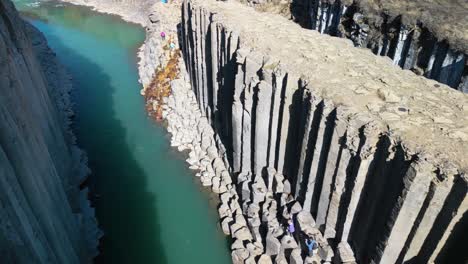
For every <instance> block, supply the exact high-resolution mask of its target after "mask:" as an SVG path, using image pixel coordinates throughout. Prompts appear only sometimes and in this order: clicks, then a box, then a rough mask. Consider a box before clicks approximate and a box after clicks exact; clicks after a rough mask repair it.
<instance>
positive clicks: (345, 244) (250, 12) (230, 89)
mask: <svg viewBox="0 0 468 264" xmlns="http://www.w3.org/2000/svg"><path fill="white" fill-rule="evenodd" d="M64 2H68V3H72V4H74V5H83V6H88V7H92V8H93V9H94V10H95V11H97V12H102V13H108V14H113V15H118V16H120V18H115V19H119V20H120V19H123V20H126V21H129V22H132V23H134V24H137V25H139V26H141V27H143V28H144V29H145V39H144V43H143V44H142V45H141V47H139V49H138V51H137V53H138V65H131V67H134V68H135V67H137V69H138V77H139V82H140V83H141V86H142V87H141V90H140V91H139V90H138V89H135V88H138V87H137V86H133V82H132V83H128V84H126V86H128V87H131V88H132V89H130V90H129V92H127V94H125V95H123V96H122V97H121V100H122V102H124V101H127V100H128V101H132V100H136V99H132V98H133V95H137V96H138V97H139V98H140V99H139V100H141V104H137V105H138V107H139V108H140V110H138V111H135V110H133V109H132V108H127V106H125V104H124V103H122V104H117V103H116V104H115V105H114V107H115V108H116V110H115V111H116V112H118V109H120V108H121V109H122V112H124V111H123V109H125V111H133V112H135V115H132V116H131V117H129V118H128V121H125V118H124V117H120V119H122V122H123V123H122V126H124V127H125V128H126V131H127V133H129V134H131V135H133V134H132V131H133V130H132V127H135V126H141V127H142V129H144V130H145V134H140V133H134V137H139V138H140V140H141V141H135V142H133V143H132V144H135V145H136V147H135V149H139V148H142V149H145V148H146V149H150V148H151V149H155V148H156V149H158V146H156V145H154V144H151V142H153V141H156V140H163V141H165V140H167V139H166V137H165V136H164V134H163V133H161V132H159V130H152V129H154V128H149V127H151V125H149V124H153V125H155V126H156V125H157V126H158V127H159V126H161V127H164V128H165V130H166V131H167V133H168V134H169V142H168V143H167V144H168V145H169V144H170V146H171V147H172V148H174V149H177V150H178V151H179V152H181V155H180V156H182V157H183V158H184V159H185V162H186V163H187V164H186V167H188V168H189V169H190V170H191V171H192V172H193V175H194V178H195V179H196V180H197V181H198V182H200V184H201V186H200V187H198V186H197V185H196V184H195V183H192V182H185V181H183V180H178V179H179V177H181V178H184V179H187V178H189V176H190V174H189V173H181V172H179V171H178V170H175V169H173V170H166V169H165V167H164V164H165V163H170V162H173V161H171V160H170V159H165V156H164V155H162V154H155V152H150V151H149V150H146V151H147V152H146V153H144V152H142V153H140V154H134V156H133V155H130V156H131V157H132V158H134V159H135V160H136V161H135V163H136V164H138V166H137V165H135V167H137V168H138V167H141V170H143V171H149V173H147V176H148V180H147V184H148V185H151V184H152V182H153V183H155V185H157V186H159V187H155V188H154V189H152V188H150V191H149V192H153V193H154V196H155V197H156V198H157V199H156V200H163V201H164V202H162V203H161V204H158V202H155V203H156V204H158V205H157V206H156V207H157V215H162V216H158V217H155V218H154V219H148V221H156V222H159V223H161V224H156V225H160V226H162V228H161V231H159V229H158V232H156V233H158V238H159V240H158V242H157V243H156V242H155V245H151V246H148V247H146V248H147V249H149V250H153V251H154V250H156V251H157V252H158V253H155V255H157V254H160V255H164V257H160V256H158V257H157V258H156V257H155V258H146V259H144V258H138V257H135V256H137V255H138V254H143V251H139V250H134V249H129V251H131V252H128V254H125V252H124V249H123V248H119V246H120V245H121V244H119V243H118V242H116V241H117V240H119V241H120V240H122V239H129V240H132V237H131V232H129V233H128V234H130V237H126V235H123V236H116V235H115V233H114V231H116V230H115V229H116V228H117V229H121V228H124V226H126V225H127V224H129V225H132V224H133V223H137V224H141V226H129V227H128V228H129V229H132V228H135V230H137V231H135V232H137V233H138V232H142V233H141V234H143V233H144V232H145V228H146V226H145V225H144V224H142V223H146V222H141V221H136V222H132V221H131V220H127V219H122V222H123V223H125V224H121V225H112V224H110V225H109V224H106V223H108V222H114V221H115V218H109V217H108V218H106V216H105V214H106V212H109V211H106V210H110V209H106V206H108V205H106V203H109V202H110V200H109V199H108V198H105V197H106V196H109V195H111V194H110V193H106V192H105V189H106V188H111V187H107V185H108V184H109V183H108V182H105V183H104V186H106V187H102V189H99V188H97V189H96V191H98V192H99V193H103V194H104V195H103V196H104V197H102V198H100V199H102V200H103V201H102V202H100V203H99V202H98V205H99V206H98V207H97V220H96V216H95V210H94V208H93V207H91V205H90V201H88V197H90V195H88V192H89V188H88V187H87V184H88V182H92V180H91V181H90V180H86V179H87V175H88V174H89V173H90V172H89V169H88V164H87V163H88V162H87V161H88V158H87V155H86V154H84V152H83V151H82V150H81V149H80V148H79V147H78V146H77V143H76V142H77V138H76V136H75V134H74V133H73V132H72V130H71V127H72V126H71V125H72V123H73V122H72V120H73V119H74V116H75V113H74V112H73V110H72V105H73V103H72V101H73V99H72V98H71V97H70V90H71V89H72V83H71V80H70V78H71V77H70V75H69V73H67V72H66V69H65V67H62V66H61V64H60V63H61V62H59V59H60V56H58V57H59V58H57V57H56V56H55V55H54V53H53V52H52V51H51V49H50V48H49V47H48V46H47V41H46V40H45V38H44V36H43V35H42V34H41V33H40V32H39V31H38V30H37V29H35V28H34V27H32V26H31V25H30V24H29V23H27V22H24V21H23V20H21V18H20V17H19V16H18V13H17V12H16V11H15V10H14V7H13V4H12V3H11V2H9V0H0V3H1V6H0V7H1V10H0V11H1V15H2V17H1V19H2V20H1V23H0V32H1V35H0V37H1V39H0V40H1V42H0V45H1V46H0V52H1V53H2V55H1V56H0V59H1V60H2V61H1V62H0V67H2V71H0V76H2V82H1V87H2V90H1V91H0V93H1V94H2V96H0V100H2V104H0V105H1V107H2V110H1V111H0V112H1V113H2V115H1V118H2V119H3V120H2V127H1V128H0V132H1V133H0V140H1V141H0V147H1V148H0V150H1V152H0V159H1V160H0V162H1V164H2V166H1V167H0V170H1V171H2V175H1V177H2V180H3V182H2V183H0V187H1V188H2V190H3V192H2V193H3V195H0V197H1V199H0V202H1V205H2V212H1V213H0V216H1V218H0V220H1V224H2V231H1V232H0V256H5V258H3V259H5V260H6V263H91V262H92V261H93V259H94V262H95V263H187V261H189V262H192V263H225V262H226V263H227V262H230V261H232V263H234V264H240V263H249V264H250V263H261V264H268V263H281V264H283V263H295V264H298V263H301V264H302V263H310V264H311V263H348V264H351V263H467V261H468V252H466V250H464V248H465V247H466V242H467V239H468V235H467V234H468V213H467V212H468V196H467V192H468V175H467V172H468V157H467V155H466V153H468V95H467V94H466V93H467V92H468V76H467V74H468V66H467V65H468V57H467V51H468V43H467V37H466V36H467V32H466V29H467V27H468V22H467V21H466V19H467V17H468V6H467V5H466V3H464V2H462V1H438V2H437V3H433V2H432V1H426V2H423V1H413V2H411V1H400V2H401V3H399V4H398V3H397V1H387V2H385V3H384V2H383V1H370V0H360V1H358V0H355V1H344V0H343V1H339V0H336V1H327V0H310V1H306V0H293V1H276V0H271V1H270V0H267V1H259V0H254V1H250V0H241V1H236V0H228V1H216V0H184V1H181V0H173V1H168V3H165V2H164V1H151V0H100V1H99V0H66V1H64ZM70 6H72V5H70ZM80 10H81V9H80ZM432 11H434V12H435V11H440V13H437V14H436V15H433V17H432V19H431V17H430V16H429V15H428V12H432ZM83 12H84V11H83ZM93 14H94V13H93ZM450 15H451V17H450V18H448V16H450ZM444 19H446V21H444ZM448 24H450V25H453V28H450V26H447V25H448ZM39 29H41V27H40V28H39ZM100 34H103V33H98V34H96V35H100ZM45 35H46V36H48V34H45ZM119 37H120V36H119ZM121 37H122V38H125V36H124V35H122V36H121ZM132 43H133V44H135V43H139V42H132ZM109 45H110V44H109ZM59 55H60V54H59ZM93 56H94V55H93ZM96 56H100V55H96ZM102 56H104V55H102ZM112 56H115V54H114V53H112V55H109V57H108V58H106V59H105V60H106V61H107V62H108V61H109V60H110V61H111V64H118V65H120V64H119V63H112V59H111V57H112ZM115 60H116V61H117V58H116V59H115ZM98 64H99V63H98ZM122 67H123V66H122ZM71 69H72V71H71V73H72V74H74V76H75V72H74V71H73V67H72V68H71ZM79 71H80V69H79V68H77V72H79ZM113 73H114V72H109V74H113ZM77 74H78V73H77ZM122 74H123V73H122ZM109 76H110V75H109ZM90 87H92V89H94V88H95V87H93V84H90ZM128 87H127V88H128ZM73 89H76V90H78V91H79V90H80V89H84V88H82V87H81V88H80V86H79V85H73ZM139 93H140V94H139ZM129 94H132V95H131V96H130V95H129ZM77 104H80V102H79V101H78V103H77ZM78 109H81V108H80V106H78ZM145 111H146V112H147V113H146V114H147V115H148V116H149V117H145V118H146V119H145V121H138V120H139V119H138V118H137V116H140V117H142V116H143V117H144V115H145V113H144V112H145ZM77 115H78V116H79V115H80V111H78V113H77ZM142 122H143V123H142ZM145 122H148V124H146V123H145ZM157 123H159V124H157ZM76 125H77V126H79V125H80V123H79V122H78V123H77V124H76ZM76 130H77V131H78V132H77V134H78V143H80V135H84V137H85V138H86V137H91V136H94V134H93V135H88V136H86V133H82V132H80V131H81V130H80V128H77V129H76ZM146 133H148V134H149V135H148V136H146ZM118 136H120V135H116V138H118ZM105 137H108V134H104V135H103V137H102V139H103V138H105ZM116 140H117V139H116ZM140 144H141V145H140ZM161 144H163V143H161ZM83 147H84V149H85V150H86V151H88V152H90V154H89V156H90V158H89V159H90V160H91V162H89V163H90V165H89V166H90V167H92V165H93V163H99V159H97V158H95V157H94V156H95V153H94V152H95V151H93V150H91V149H92V148H91V147H90V146H89V144H88V143H86V140H83ZM100 147H105V146H104V145H100V146H99V148H100ZM116 150H117V151H121V150H124V148H116ZM158 151H159V150H158ZM161 151H162V152H164V151H167V150H165V149H163V150H161ZM158 153H159V152H158ZM145 154H146V155H145ZM147 155H150V157H147ZM180 156H178V155H174V156H173V157H172V159H174V160H176V161H174V162H175V163H174V164H175V165H174V166H175V167H179V166H180V165H181V164H182V162H180V163H177V162H178V161H177V160H178V159H179V158H180ZM125 157H127V156H123V158H122V159H119V158H117V160H118V162H119V163H121V164H122V165H119V164H117V165H116V166H115V167H112V168H114V169H113V170H112V174H113V175H116V176H119V177H123V176H124V175H123V174H122V175H121V174H119V173H117V171H119V170H121V169H122V170H128V171H129V174H131V175H136V174H138V173H136V174H135V171H134V170H133V166H130V168H131V169H128V168H124V167H128V166H129V165H128V164H130V163H124V161H123V159H124V158H125ZM131 164H133V163H131ZM179 164H180V165H179ZM98 168H99V166H98ZM107 168H108V167H105V166H104V167H103V168H102V169H101V170H99V169H98V173H95V175H93V174H92V175H91V177H90V178H91V179H92V178H93V177H96V178H99V177H105V176H103V175H105V174H106V172H107ZM109 168H110V167H109ZM158 170H164V173H163V176H159V175H160V173H158ZM99 172H100V173H99ZM142 174H145V175H146V173H142ZM179 174H180V175H179ZM160 178H161V180H159V179H160ZM168 178H170V179H171V180H170V179H168ZM187 185H190V186H189V187H187ZM112 190H117V189H112ZM142 190H144V191H146V188H142ZM204 190H209V191H210V192H211V193H212V194H214V195H213V196H211V197H212V199H213V200H212V202H214V203H215V208H210V207H209V206H204V205H200V206H197V205H196V204H197V203H198V202H197V199H198V195H197V194H196V193H197V192H198V193H202V192H203V191H204ZM138 191H141V190H138ZM192 192H193V194H192ZM158 193H159V196H158ZM186 193H189V194H186ZM123 194H124V193H120V192H116V193H113V194H112V196H111V198H112V199H113V200H114V198H115V199H116V200H117V201H119V202H118V203H116V204H115V205H114V206H116V207H119V206H122V208H125V210H130V209H129V208H131V207H132V205H131V204H130V205H127V204H126V202H125V201H123V200H120V199H118V197H120V196H121V195H123ZM136 197H139V196H136ZM203 199H206V200H208V199H207V197H204V196H200V200H203ZM105 202H106V203H105ZM130 202H131V203H135V201H134V200H132V201H130ZM200 202H201V201H200ZM145 209H146V207H145ZM211 209H213V211H217V213H218V219H215V220H213V218H216V216H214V215H213V216H212V215H210V212H211ZM114 210H118V209H114ZM180 211H183V214H180ZM100 212H101V213H100ZM132 212H134V214H135V216H137V217H147V216H148V215H145V214H140V213H137V210H136V209H135V210H132ZM111 213H114V214H113V215H112V216H114V215H115V212H111ZM199 214H201V215H199ZM100 215H101V216H102V217H103V218H100ZM101 221H102V223H101ZM216 221H218V224H216V223H215V222H216ZM98 222H99V223H101V225H100V226H99V227H100V228H101V229H102V230H100V229H99V228H98V224H97V223H98ZM103 223H104V224H103ZM156 229H157V228H156ZM166 229H167V230H166ZM179 229H180V230H179ZM197 229H199V230H198V231H200V230H203V232H202V233H197ZM138 230H141V231H138ZM218 231H219V232H220V233H221V232H222V233H224V235H226V241H225V242H226V243H225V244H227V247H228V251H229V252H228V254H230V256H229V257H230V259H229V260H226V258H225V255H224V253H225V252H224V250H225V245H221V244H223V243H224V241H222V239H219V238H217V235H216V234H217V232H218ZM165 232H166V233H165ZM159 233H160V234H159ZM139 234H140V233H139ZM150 235H153V234H152V233H151V234H150ZM191 236H196V238H192V237H191ZM101 237H102V238H101ZM106 237H107V238H106ZM199 238H203V239H202V240H197V239H199ZM106 239H107V240H106ZM99 240H101V246H100V247H99V248H100V249H101V250H102V252H99V251H98V244H99ZM311 240H313V241H314V242H315V243H316V248H309V245H308V244H309V243H310V241H311ZM109 241H113V242H109ZM144 241H145V240H142V239H140V240H138V239H135V245H136V246H135V247H141V246H140V245H142V244H138V243H140V242H143V243H144ZM148 241H152V240H151V239H149V240H148ZM115 243H117V244H118V245H119V246H115V245H116V244H115ZM191 243H192V244H191ZM195 244H196V245H195ZM122 247H124V246H123V244H122ZM129 248H132V247H129ZM157 248H161V250H159V249H157ZM186 248H191V249H186ZM222 248H223V249H222ZM106 250H107V251H106ZM132 250H134V251H132ZM195 251H196V252H198V253H199V254H195V253H193V252H195ZM161 252H163V253H161ZM99 254H100V257H99V256H98V255H99ZM184 254H185V255H186V256H190V257H187V258H185V259H184ZM192 254H193V255H192ZM110 255H114V256H118V257H114V258H113V257H111V256H110ZM97 256H98V257H97ZM128 256H132V257H131V258H126V257H128ZM96 257H97V258H96Z"/></svg>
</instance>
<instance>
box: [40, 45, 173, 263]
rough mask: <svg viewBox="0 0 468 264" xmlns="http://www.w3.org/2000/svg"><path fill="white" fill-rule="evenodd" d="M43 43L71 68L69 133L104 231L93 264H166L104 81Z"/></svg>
mask: <svg viewBox="0 0 468 264" xmlns="http://www.w3.org/2000/svg"><path fill="white" fill-rule="evenodd" d="M48 39H49V40H52V41H53V42H54V46H57V47H59V49H61V50H65V52H66V53H65V55H64V56H65V57H66V61H67V62H71V64H73V66H72V67H70V72H71V73H72V75H73V76H74V81H73V84H74V87H75V92H74V97H75V102H76V103H77V104H78V106H77V107H75V108H76V109H77V112H78V115H77V119H76V120H75V126H76V127H75V131H76V133H77V136H78V141H79V142H78V143H79V145H80V146H81V147H83V148H84V149H85V150H86V151H87V153H88V157H89V167H90V168H91V170H92V171H93V173H92V175H91V176H90V179H89V182H90V188H91V190H92V196H93V197H92V200H93V202H94V203H93V204H94V206H96V209H97V210H96V211H97V217H98V221H99V225H100V228H101V229H103V231H104V237H103V238H102V239H101V246H100V250H101V255H99V256H98V257H97V258H96V259H95V263H113V264H114V263H167V257H166V255H165V254H164V250H163V246H162V242H161V241H160V237H159V236H160V226H159V223H158V219H159V217H158V212H157V208H156V197H155V196H154V195H153V194H152V193H150V192H148V190H147V187H146V186H147V178H148V177H149V175H147V174H146V173H145V172H144V171H143V169H142V168H141V167H140V166H139V164H138V163H137V161H136V158H135V157H134V156H133V153H132V151H131V146H128V144H127V143H126V140H125V139H126V134H127V133H126V130H125V128H124V127H123V126H122V124H121V122H120V121H119V120H118V119H117V118H116V113H115V106H114V103H113V101H112V98H113V94H114V92H115V90H114V87H113V86H112V85H111V80H110V78H109V76H108V75H107V74H106V73H105V72H104V71H103V70H102V69H101V68H100V67H99V66H98V65H96V64H95V63H93V62H92V61H90V60H89V59H87V58H85V57H83V56H81V55H79V54H77V53H76V52H74V51H73V50H70V49H68V48H67V45H64V43H62V42H61V40H60V39H58V38H55V37H54V36H48ZM61 59H62V58H61ZM135 88H136V87H135ZM135 92H138V91H135Z"/></svg>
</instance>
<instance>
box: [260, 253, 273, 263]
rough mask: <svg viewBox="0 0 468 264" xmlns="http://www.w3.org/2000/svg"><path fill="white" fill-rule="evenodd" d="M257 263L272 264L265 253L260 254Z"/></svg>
mask: <svg viewBox="0 0 468 264" xmlns="http://www.w3.org/2000/svg"><path fill="white" fill-rule="evenodd" d="M257 263H258V264H273V262H272V261H271V257H270V256H268V255H265V254H263V255H261V256H260V258H259V259H258V262H257Z"/></svg>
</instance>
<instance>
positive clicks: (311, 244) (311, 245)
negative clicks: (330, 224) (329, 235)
mask: <svg viewBox="0 0 468 264" xmlns="http://www.w3.org/2000/svg"><path fill="white" fill-rule="evenodd" d="M305 243H306V245H307V248H308V249H309V256H311V257H312V256H313V255H314V249H316V248H317V247H318V245H317V241H315V239H310V238H306V240H305Z"/></svg>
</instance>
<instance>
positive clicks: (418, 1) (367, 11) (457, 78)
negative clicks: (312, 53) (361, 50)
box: [248, 0, 468, 93]
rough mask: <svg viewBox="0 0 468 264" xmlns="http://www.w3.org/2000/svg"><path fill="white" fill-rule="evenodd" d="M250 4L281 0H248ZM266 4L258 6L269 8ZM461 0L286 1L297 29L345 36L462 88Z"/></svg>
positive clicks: (466, 51) (467, 87) (466, 50)
mask: <svg viewBox="0 0 468 264" xmlns="http://www.w3.org/2000/svg"><path fill="white" fill-rule="evenodd" d="M248 2H249V3H252V4H254V5H259V6H261V5H268V4H269V5H268V6H271V5H272V4H274V5H281V2H282V1H279V0H267V1H257V0H252V1H250V0H248ZM268 6H266V7H265V8H263V9H267V10H268V9H271V10H275V9H274V8H272V7H268ZM466 10H468V5H467V3H466V1H445V0H443V1H437V2H435V1H422V0H415V1H395V0H386V1H380V0H353V1H352V0H336V1H331V0H292V1H291V4H290V13H291V15H292V17H293V18H294V20H295V21H296V22H298V23H300V24H301V25H302V26H303V27H305V28H309V29H313V30H317V31H318V32H320V33H323V34H329V35H332V36H337V37H344V38H348V39H350V40H352V41H353V43H354V44H355V46H358V47H365V48H369V49H371V50H372V52H373V53H374V54H376V55H381V56H388V57H390V58H391V59H392V61H393V63H394V64H395V65H399V66H400V67H402V68H403V69H411V70H413V71H414V72H416V73H418V74H420V75H423V76H425V77H427V78H431V79H434V80H437V81H439V82H442V83H444V84H447V85H449V86H451V87H453V88H455V89H458V90H460V91H463V92H465V93H467V92H468V46H467V43H468V39H467V34H466V31H467V30H468V19H467V16H466V12H467V11H466Z"/></svg>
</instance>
